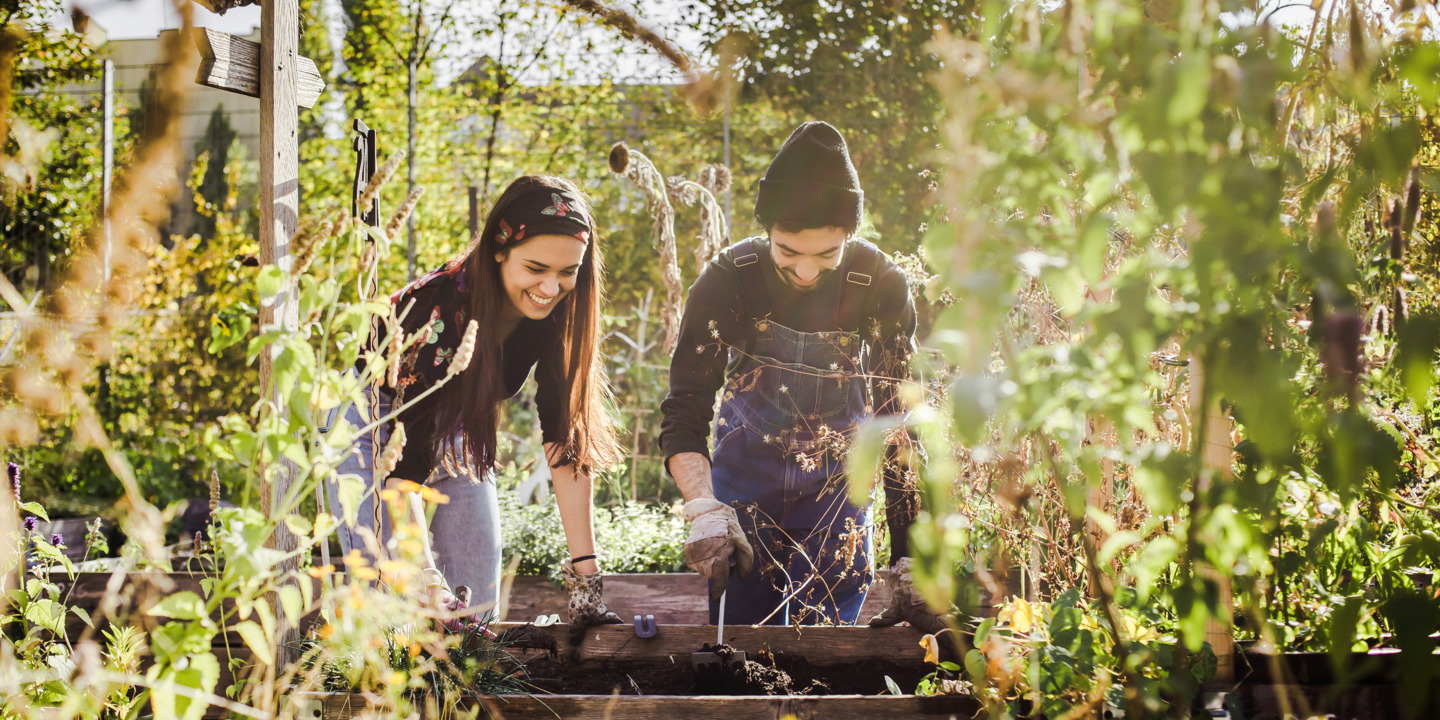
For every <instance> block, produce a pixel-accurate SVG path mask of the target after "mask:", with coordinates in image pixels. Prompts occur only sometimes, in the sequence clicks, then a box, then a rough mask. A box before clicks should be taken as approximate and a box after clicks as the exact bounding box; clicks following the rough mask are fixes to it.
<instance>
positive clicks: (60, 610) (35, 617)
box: [25, 598, 65, 635]
mask: <svg viewBox="0 0 1440 720" xmlns="http://www.w3.org/2000/svg"><path fill="white" fill-rule="evenodd" d="M25 619H26V620H28V621H30V622H32V623H34V624H36V625H39V626H40V627H43V628H45V629H46V630H49V631H50V632H53V633H55V634H57V635H63V634H65V623H64V619H65V606H63V605H61V604H60V603H58V602H55V601H54V600H51V599H49V598H45V599H42V600H36V601H34V602H32V603H30V604H29V605H27V606H26V607H25Z"/></svg>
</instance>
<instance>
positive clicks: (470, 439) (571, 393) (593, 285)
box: [434, 175, 621, 479]
mask: <svg viewBox="0 0 1440 720" xmlns="http://www.w3.org/2000/svg"><path fill="white" fill-rule="evenodd" d="M550 190H561V191H565V192H568V193H570V195H571V196H573V197H575V198H578V199H579V201H580V203H581V204H582V206H583V207H584V209H585V212H584V214H585V216H586V217H594V215H593V214H591V212H590V207H589V200H588V198H586V196H585V194H584V193H582V192H581V191H580V189H579V188H578V187H576V186H575V185H574V184H573V183H571V182H569V181H567V180H563V179H561V178H556V177H550V176H546V175H526V176H524V177H521V178H517V179H516V180H515V181H514V182H511V183H510V186H509V187H507V188H505V192H503V193H501V195H500V198H499V199H498V200H496V201H495V205H494V207H492V208H491V209H490V214H489V216H487V217H486V219H485V227H484V229H482V230H481V231H480V234H479V235H478V236H477V237H475V238H474V239H472V241H471V244H470V250H469V253H468V255H467V256H466V258H465V277H466V284H467V285H468V286H469V287H470V308H469V316H470V317H471V318H474V319H475V320H476V321H477V323H478V325H479V334H478V336H477V337H476V342H475V355H474V357H473V359H472V360H471V361H470V365H469V367H467V368H466V369H465V371H464V372H462V373H461V374H460V377H459V378H457V380H458V381H459V385H460V392H447V393H442V397H441V399H440V402H439V403H438V404H437V407H436V417H435V428H436V430H437V432H436V433H435V436H434V437H435V442H436V448H435V450H436V454H437V457H439V456H441V454H442V453H443V452H444V451H445V450H446V448H447V447H448V446H449V443H450V441H451V439H452V438H453V437H454V436H455V433H456V432H460V433H462V436H463V438H464V440H463V443H464V450H465V452H466V453H467V454H468V455H469V456H470V460H471V463H472V464H473V466H474V467H475V469H476V470H477V471H479V472H480V473H481V474H482V475H483V474H484V473H488V472H489V471H490V470H491V469H492V468H493V467H494V466H495V446H496V436H497V431H498V427H497V425H498V417H497V416H498V414H499V406H500V402H501V401H502V400H504V399H505V397H506V395H507V393H506V391H505V380H504V376H505V358H504V348H505V337H504V335H503V334H502V330H501V328H502V325H503V323H502V321H501V314H502V313H503V312H504V311H505V310H506V309H507V308H508V307H509V305H510V299H509V298H508V297H507V296H506V294H505V287H504V284H503V282H502V281H501V279H500V263H498V262H496V260H495V255H496V253H501V254H502V256H508V253H509V251H510V250H513V249H515V248H516V247H518V246H519V245H522V244H524V242H525V241H523V240H522V241H512V242H511V243H510V244H509V245H501V244H500V243H498V242H496V240H495V235H496V233H498V232H499V229H500V220H501V218H504V217H505V216H506V213H507V212H509V211H510V208H511V206H512V205H514V203H515V200H516V199H517V198H519V197H521V196H524V195H527V194H529V193H533V192H549V191H550ZM604 269H605V268H604V263H603V262H602V260H601V253H600V238H599V236H598V235H597V233H595V231H594V228H591V233H590V243H589V246H588V247H587V248H586V250H585V257H584V259H583V260H582V261H581V264H580V269H579V270H578V271H577V272H576V276H575V289H574V290H572V291H571V292H570V293H569V294H568V295H566V296H565V298H564V299H563V300H561V301H560V302H559V304H557V305H556V306H555V309H554V310H553V311H551V313H550V315H549V316H548V317H547V318H546V319H545V320H544V321H543V322H544V323H545V325H546V326H547V327H548V328H551V329H553V331H554V332H556V333H558V334H559V338H558V342H555V343H553V344H552V345H551V348H552V349H551V350H550V351H549V352H551V353H552V355H551V356H550V357H548V358H545V357H542V358H541V359H540V367H542V368H544V367H547V366H548V367H551V368H558V369H561V372H563V374H564V377H563V379H561V380H562V382H563V383H564V388H565V390H564V391H563V397H564V398H565V406H566V412H565V413H564V414H563V415H562V416H561V417H560V418H558V421H559V428H558V429H559V431H560V437H562V438H564V440H563V442H562V445H563V452H562V453H561V454H560V455H559V456H557V457H552V458H550V464H551V466H552V467H560V466H562V465H567V464H574V465H575V466H576V467H577V468H579V469H581V470H582V471H589V470H590V469H591V468H592V467H594V466H597V465H598V466H602V467H603V466H607V465H612V464H614V463H616V462H619V460H620V457H621V456H620V446H619V444H618V443H617V442H616V440H615V430H614V426H613V425H612V423H611V421H610V415H609V412H608V411H607V404H608V401H609V400H610V397H609V385H608V384H607V383H606V381H605V375H604V373H603V372H602V371H601V368H600V364H599V362H597V359H598V357H599V350H600V305H601V302H602V301H603V295H602V293H601V289H600V282H601V277H602V275H603V274H604ZM522 322H523V321H522ZM456 450H459V448H456ZM477 479H479V478H477Z"/></svg>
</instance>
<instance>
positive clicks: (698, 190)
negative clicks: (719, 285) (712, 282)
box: [668, 165, 730, 273]
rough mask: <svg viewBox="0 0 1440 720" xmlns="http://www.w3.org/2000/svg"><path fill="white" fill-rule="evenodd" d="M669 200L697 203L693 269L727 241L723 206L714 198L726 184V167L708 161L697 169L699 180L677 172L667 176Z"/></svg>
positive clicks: (687, 204)
mask: <svg viewBox="0 0 1440 720" xmlns="http://www.w3.org/2000/svg"><path fill="white" fill-rule="evenodd" d="M668 184H669V190H670V201H671V202H674V203H676V204H679V205H685V206H687V207H688V206H694V205H699V206H700V234H699V237H698V240H699V243H698V244H697V245H696V246H695V272H697V273H698V272H700V271H701V270H703V269H704V268H705V264H706V263H708V262H710V261H711V260H713V259H715V256H716V255H718V254H719V253H720V251H721V250H724V249H725V246H726V245H729V244H730V228H729V227H728V225H727V223H726V218H725V210H724V208H722V207H720V203H719V202H717V201H716V200H715V195H716V194H717V193H723V192H725V190H727V189H729V187H730V171H729V170H728V169H726V168H725V166H724V165H709V166H706V167H705V168H704V169H703V170H701V171H700V181H699V182H693V181H690V180H687V179H685V178H683V177H681V176H679V175H675V176H672V177H670V178H669V180H668Z"/></svg>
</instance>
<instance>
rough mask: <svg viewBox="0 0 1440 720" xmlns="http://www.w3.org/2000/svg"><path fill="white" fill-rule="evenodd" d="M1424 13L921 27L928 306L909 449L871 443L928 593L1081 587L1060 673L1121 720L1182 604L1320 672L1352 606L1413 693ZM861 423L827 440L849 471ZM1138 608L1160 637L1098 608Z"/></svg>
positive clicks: (1177, 641) (1185, 652)
mask: <svg viewBox="0 0 1440 720" xmlns="http://www.w3.org/2000/svg"><path fill="white" fill-rule="evenodd" d="M1429 8H1430V4H1428V3H1426V4H1425V8H1415V9H1412V8H1409V7H1408V6H1407V7H1405V8H1400V9H1395V10H1393V11H1392V10H1390V9H1383V10H1379V9H1377V10H1371V9H1366V8H1361V7H1358V6H1356V5H1353V4H1352V5H1350V6H1349V7H1348V8H1347V7H1346V6H1345V5H1343V4H1341V3H1333V4H1331V5H1329V6H1327V9H1326V10H1325V12H1324V13H1322V14H1317V16H1316V19H1315V24H1314V26H1313V27H1312V29H1311V30H1310V32H1309V33H1308V34H1306V33H1300V34H1299V36H1294V35H1287V34H1286V33H1284V32H1281V31H1279V30H1277V29H1276V28H1275V27H1273V26H1271V25H1269V24H1267V23H1264V22H1257V23H1253V24H1252V23H1247V22H1237V23H1234V24H1227V23H1226V21H1225V20H1224V17H1228V16H1222V14H1223V13H1227V12H1233V11H1238V10H1240V9H1241V7H1240V6H1239V5H1237V4H1233V3H1230V4H1227V3H1219V4H1214V3H1212V4H1205V3H1199V2H1181V3H1177V4H1169V5H1163V4H1153V3H1152V4H1134V3H1126V2H1115V1H1112V0H1082V1H1079V2H1068V3H1062V4H1061V5H1058V6H1047V5H1043V4H1039V3H1020V4H1011V3H1002V2H992V3H986V4H984V5H983V6H982V7H981V9H980V10H979V11H978V13H977V16H976V17H977V25H976V27H975V28H973V31H971V32H969V33H967V34H965V35H963V36H960V35H957V36H948V37H943V38H942V39H941V40H939V41H938V42H937V43H936V44H935V45H934V48H935V50H936V52H937V53H939V55H940V57H941V59H942V66H943V69H942V70H941V71H940V72H939V73H938V75H937V83H938V86H939V88H940V91H941V96H942V98H943V99H944V104H945V106H946V108H947V112H948V119H947V120H946V121H945V123H944V125H943V127H942V132H943V134H944V136H945V138H946V149H945V151H944V153H943V154H942V155H941V157H940V159H939V161H938V163H937V164H938V166H939V168H940V172H939V173H938V175H937V176H936V177H937V180H936V187H937V190H938V197H939V199H940V200H941V205H940V206H939V207H938V208H937V209H936V211H935V213H934V216H933V218H932V222H931V223H930V224H929V226H928V228H926V234H925V241H924V245H925V251H926V257H927V258H929V259H930V260H931V262H932V263H933V265H932V267H933V269H934V271H935V273H936V274H937V276H936V277H935V278H934V279H933V280H932V281H930V285H929V287H927V288H926V295H927V297H929V298H932V299H933V301H934V302H935V303H936V306H937V307H938V308H939V309H938V310H937V312H936V315H935V319H934V324H933V329H932V332H931V334H930V336H929V338H928V339H927V340H926V344H927V345H928V348H927V353H926V354H925V358H926V362H923V363H921V365H922V368H921V374H922V378H923V382H920V383H912V384H909V386H908V387H907V388H906V393H907V395H908V399H909V402H910V407H911V409H912V410H911V413H910V415H909V417H908V418H907V420H906V424H907V425H908V427H909V429H910V430H911V431H912V434H913V436H914V437H915V438H917V439H918V442H919V445H920V448H921V450H922V452H913V453H908V454H904V455H903V456H902V457H901V459H900V462H902V463H906V464H907V465H908V466H909V469H911V470H913V471H914V472H915V473H916V477H917V481H918V483H919V484H920V487H921V489H922V492H923V493H924V496H925V511H924V512H922V514H921V516H920V520H919V523H918V524H917V526H916V527H915V528H914V529H913V530H912V538H911V540H912V542H911V549H912V552H913V553H914V554H915V556H916V560H917V565H916V567H917V571H916V572H917V578H918V579H917V586H919V587H922V588H923V589H924V592H926V594H927V597H928V598H929V599H930V601H931V602H932V604H935V605H937V606H945V605H948V604H950V603H952V602H955V603H959V604H962V605H963V604H964V602H963V600H964V596H965V595H966V593H967V592H970V591H972V590H973V588H975V587H976V586H983V585H986V584H987V583H992V582H993V580H992V579H991V576H993V575H996V574H999V572H1000V571H1004V570H1008V569H1009V568H1010V566H1011V565H1012V564H1016V565H1020V566H1021V567H1023V568H1024V572H1025V574H1026V576H1027V579H1028V580H1029V583H1027V584H1028V585H1029V587H1030V588H1031V590H1029V591H1028V593H1031V597H1036V598H1045V597H1048V598H1052V602H1058V601H1055V600H1053V598H1055V597H1056V595H1060V594H1062V593H1063V592H1065V591H1066V590H1068V589H1070V588H1081V589H1083V592H1084V594H1085V596H1086V597H1089V598H1094V600H1095V603H1096V604H1097V605H1096V607H1095V609H1094V610H1093V612H1094V613H1095V616H1096V618H1097V622H1098V623H1099V627H1100V628H1102V629H1103V632H1094V631H1090V634H1089V635H1086V634H1085V633H1078V634H1072V635H1069V636H1068V637H1070V638H1072V639H1073V638H1081V637H1091V638H1092V640H1091V642H1093V643H1095V644H1096V645H1100V644H1104V645H1106V647H1105V648H1104V653H1105V654H1106V655H1108V656H1109V657H1113V658H1114V660H1115V662H1114V664H1113V665H1106V664H1104V663H1096V664H1093V665H1086V666H1084V667H1078V668H1077V667H1076V666H1073V665H1070V666H1069V667H1071V668H1072V669H1074V670H1075V671H1076V672H1077V673H1079V674H1085V673H1089V672H1093V673H1095V674H1094V676H1093V677H1092V679H1091V680H1087V681H1085V682H1094V683H1096V684H1094V685H1092V686H1091V687H1098V686H1099V685H1098V683H1099V679H1100V678H1101V676H1102V675H1103V673H1104V672H1108V671H1102V668H1105V667H1113V668H1115V669H1116V670H1117V671H1118V672H1119V673H1120V678H1119V681H1118V682H1116V683H1115V684H1114V685H1113V686H1112V687H1120V688H1123V699H1116V698H1111V700H1112V701H1114V702H1116V704H1119V705H1121V706H1122V707H1123V708H1124V709H1125V710H1126V711H1127V713H1129V715H1130V716H1133V717H1154V716H1157V715H1159V714H1161V713H1162V712H1164V711H1165V709H1166V708H1167V707H1168V708H1170V709H1171V712H1172V713H1174V714H1177V715H1178V714H1183V712H1184V711H1185V708H1188V707H1189V706H1190V703H1191V700H1192V698H1193V697H1194V696H1195V692H1196V690H1197V687H1198V686H1197V685H1196V679H1197V678H1202V677H1204V676H1205V675H1206V673H1205V672H1204V670H1205V665H1206V662H1207V661H1206V658H1207V657H1208V656H1207V655H1206V654H1205V652H1204V648H1205V644H1206V642H1207V639H1214V638H1216V637H1223V633H1222V634H1220V635H1218V636H1217V635H1207V628H1208V626H1209V623H1211V622H1212V621H1218V623H1219V624H1221V625H1230V624H1231V622H1232V618H1233V617H1235V616H1238V617H1241V618H1243V620H1244V623H1245V626H1246V627H1245V629H1244V630H1243V631H1242V632H1244V633H1246V634H1249V635H1251V637H1254V638H1256V639H1257V640H1258V641H1259V642H1260V643H1261V644H1262V646H1263V647H1266V648H1275V649H1279V648H1284V647H1287V646H1293V645H1287V643H1297V644H1306V643H1309V644H1310V646H1311V647H1318V646H1322V645H1328V649H1329V650H1330V651H1331V652H1332V653H1333V655H1332V657H1333V658H1334V659H1335V660H1336V663H1337V668H1338V669H1340V670H1342V674H1343V670H1344V669H1345V666H1346V663H1348V657H1349V655H1348V653H1349V651H1350V650H1351V648H1352V647H1355V646H1356V643H1357V641H1358V640H1359V639H1360V638H1359V636H1358V635H1357V633H1356V630H1357V629H1358V630H1359V631H1360V632H1361V633H1372V634H1373V636H1374V637H1373V641H1374V642H1381V643H1387V644H1393V645H1395V646H1398V647H1399V648H1401V652H1402V654H1404V655H1405V656H1406V657H1408V658H1410V659H1411V662H1410V663H1408V664H1407V666H1406V669H1405V671H1404V672H1405V676H1406V678H1405V680H1404V683H1405V688H1406V690H1405V695H1404V697H1405V702H1406V704H1407V707H1408V708H1409V709H1410V710H1411V711H1413V712H1419V711H1420V709H1421V708H1424V707H1428V705H1427V703H1428V702H1430V701H1431V699H1430V698H1428V697H1427V696H1428V695H1429V693H1430V679H1431V678H1433V677H1434V674H1435V672H1436V669H1437V668H1436V663H1435V662H1434V660H1433V658H1431V657H1430V653H1431V651H1432V650H1433V648H1434V640H1433V638H1430V634H1431V633H1433V632H1434V631H1435V630H1436V628H1437V627H1440V617H1437V615H1436V613H1434V612H1433V603H1431V604H1430V606H1428V607H1426V608H1422V604H1423V603H1422V601H1421V597H1422V596H1423V595H1424V594H1425V591H1424V590H1422V588H1424V587H1428V586H1429V585H1430V583H1432V582H1433V581H1434V579H1435V577H1436V570H1437V567H1440V564H1437V563H1440V556H1437V555H1436V554H1435V553H1434V550H1435V549H1436V548H1435V547H1434V546H1432V545H1431V544H1430V543H1429V542H1428V541H1427V540H1426V535H1425V532H1427V531H1430V532H1433V530H1434V524H1435V519H1434V517H1435V516H1434V514H1433V512H1432V510H1433V508H1434V501H1433V498H1434V482H1433V480H1431V479H1430V478H1432V477H1433V475H1434V473H1433V472H1429V471H1428V470H1427V469H1426V468H1428V465H1427V463H1428V462H1429V458H1432V457H1434V456H1435V445H1434V435H1433V425H1429V424H1427V423H1428V422H1429V421H1426V420H1423V418H1428V417H1431V416H1432V415H1433V412H1434V411H1433V407H1434V395H1433V387H1432V382H1433V377H1434V364H1435V360H1436V356H1435V350H1436V347H1435V342H1434V337H1435V334H1434V332H1433V328H1434V327H1435V326H1434V320H1433V316H1432V315H1431V311H1430V309H1429V308H1431V307H1432V303H1433V296H1434V287H1435V285H1434V277H1435V275H1434V269H1433V263H1425V262H1422V260H1421V257H1420V253H1429V252H1430V250H1429V249H1428V248H1427V249H1423V250H1422V249H1421V247H1420V238H1424V237H1433V232H1434V230H1433V223H1432V226H1430V227H1427V226H1426V223H1425V222H1423V221H1420V220H1417V217H1418V216H1417V214H1416V213H1417V212H1418V208H1419V207H1420V206H1421V205H1422V198H1426V197H1428V196H1430V195H1431V194H1433V188H1434V186H1435V184H1436V178H1437V176H1436V172H1435V169H1434V167H1433V166H1431V165H1425V164H1421V163H1419V162H1418V161H1420V160H1421V159H1422V157H1424V156H1422V154H1421V149H1422V148H1426V150H1425V153H1426V154H1428V156H1429V157H1431V158H1432V160H1431V162H1433V154H1432V153H1433V150H1431V149H1429V148H1430V147H1431V146H1430V143H1433V137H1434V135H1433V132H1432V131H1430V130H1428V129H1426V128H1427V127H1428V126H1429V120H1422V118H1428V117H1430V116H1431V115H1432V114H1433V112H1434V111H1435V110H1436V102H1437V90H1440V86H1437V85H1436V81H1435V78H1436V77H1437V74H1436V73H1435V72H1434V69H1435V68H1436V67H1437V64H1440V48H1437V46H1436V44H1435V42H1434V40H1433V38H1429V37H1427V36H1426V35H1425V33H1424V31H1423V27H1424V25H1425V24H1426V21H1425V20H1422V19H1421V18H1422V16H1423V15H1424V14H1425V13H1426V12H1429V11H1430V9H1429ZM1334 58H1340V59H1341V61H1340V62H1334V61H1332V59H1334ZM1424 202H1430V200H1425V201H1424ZM1397 347H1401V348H1409V351H1408V352H1407V353H1400V357H1402V358H1408V360H1405V361H1404V362H1396V357H1397V356H1396V354H1395V352H1394V348H1397ZM885 430H887V428H871V429H870V431H869V433H868V437H867V442H865V443H862V445H863V446H864V447H863V448H862V449H861V450H860V451H859V452H858V453H857V454H856V455H854V456H852V467H854V468H856V473H855V475H856V480H857V481H858V482H857V483H856V485H857V492H864V491H867V490H868V489H869V487H870V484H869V483H867V482H866V480H870V479H871V478H872V477H873V469H872V468H874V467H875V466H876V465H877V464H878V462H879V455H880V451H879V448H880V447H881V443H882V439H883V437H884V435H885V432H884V431H885ZM1232 447H1233V450H1234V453H1233V454H1232V453H1231V452H1230V450H1231V449H1232ZM1426 473H1428V474H1426ZM957 478H962V480H961V481H960V482H956V479H957ZM956 568H965V569H966V572H964V573H957V572H956ZM1232 590H1233V592H1234V610H1235V611H1236V612H1235V614H1234V615H1232V611H1231V607H1230V606H1229V605H1228V604H1227V602H1226V601H1225V599H1224V598H1225V597H1226V596H1227V594H1228V593H1229V592H1231V591H1232ZM1053 607H1054V606H1052V608H1053ZM1090 607H1091V603H1090V602H1088V601H1087V603H1086V608H1090ZM1071 609H1074V610H1076V611H1077V612H1079V611H1080V608H1079V607H1075V608H1066V609H1065V611H1064V613H1063V614H1064V615H1069V614H1071V613H1070V611H1071ZM1141 609H1144V610H1143V613H1142V614H1141V617H1142V618H1144V620H1145V622H1146V623H1148V624H1150V625H1152V626H1153V627H1156V628H1161V629H1163V630H1164V632H1165V634H1166V635H1167V636H1169V635H1170V633H1171V632H1172V631H1173V639H1174V643H1173V645H1172V644H1163V645H1161V646H1160V647H1159V648H1153V647H1151V646H1150V645H1149V644H1148V643H1147V642H1145V641H1142V640H1139V639H1138V638H1137V637H1134V636H1131V635H1129V634H1127V632H1126V631H1125V628H1126V626H1127V623H1128V621H1127V617H1130V615H1129V614H1130V613H1133V612H1139V611H1141ZM1085 612H1092V611H1089V610H1087V611H1085ZM1061 614H1062V613H1061V612H1060V611H1059V610H1056V611H1055V613H1054V615H1053V617H1060V616H1061ZM1053 617H1052V621H1053ZM1047 629H1051V628H1049V626H1047ZM1053 629H1054V630H1056V631H1058V630H1059V629H1060V628H1058V627H1057V628H1053ZM1386 633H1389V634H1388V635H1387V634H1386ZM991 636H992V637H994V635H993V633H992V634H991ZM1052 637H1058V632H1057V633H1053V634H1052ZM1226 640H1227V641H1226V642H1225V644H1226V645H1227V646H1228V645H1229V642H1228V639H1226ZM1058 646H1064V647H1066V648H1068V650H1067V651H1068V652H1071V653H1073V652H1074V649H1075V646H1073V645H1071V644H1070V643H1068V642H1067V643H1052V644H1051V645H1048V646H1046V647H1047V648H1053V650H1052V649H1042V650H1043V652H1040V654H1039V655H1038V656H1037V657H1039V658H1040V660H1041V661H1042V663H1043V662H1048V660H1047V658H1049V657H1050V655H1049V654H1050V653H1053V652H1059V647H1058ZM1223 649H1224V650H1225V651H1226V655H1227V656H1228V650H1229V648H1228V647H1226V648H1223ZM1157 653H1158V660H1150V659H1147V658H1155V657H1157V655H1156V654H1157ZM1165 653H1172V654H1173V656H1172V657H1169V658H1167V657H1165ZM1068 662H1069V661H1068V660H1067V663H1068ZM1152 666H1153V667H1159V668H1162V669H1163V670H1164V671H1163V672H1160V673H1158V674H1155V675H1154V676H1152V675H1150V674H1148V672H1149V671H1148V670H1147V669H1146V668H1148V667H1152ZM1028 667H1035V665H1034V664H1033V663H1031V664H1030V665H1029V666H1028ZM1056 667H1057V668H1058V667H1059V666H1056ZM984 669H985V674H984V676H983V677H984V678H985V679H987V680H996V678H994V677H993V675H994V673H995V672H997V671H999V670H1001V669H1000V668H993V667H990V666H989V665H988V664H987V666H986V668H984ZM1220 669H1222V670H1223V669H1227V668H1226V666H1223V665H1222V666H1220ZM1057 671H1058V670H1057ZM1001 674H1002V675H1004V674H1005V673H1003V672H1002V673H1001ZM981 679H982V677H981V676H978V675H977V676H976V677H974V678H973V680H974V681H976V685H977V687H985V685H982V684H981V683H980V682H979V681H980V680H981ZM1004 682H1006V681H1003V680H1002V681H1000V684H1001V686H1003V684H1004ZM1010 682H1011V684H1012V685H1013V684H1014V683H1016V682H1019V680H1014V681H1010ZM1067 685H1069V686H1071V687H1074V688H1083V687H1084V686H1085V683H1084V682H1077V683H1067ZM1034 689H1036V687H1035V686H1033V685H1032V690H1034ZM1039 692H1040V697H1039V701H1041V702H1043V701H1044V700H1045V698H1046V697H1048V695H1047V692H1048V691H1046V690H1045V689H1044V688H1039ZM1072 699H1073V698H1072ZM993 700H994V702H995V703H999V702H1002V701H1008V699H1007V698H1006V697H1005V696H999V697H996V698H993ZM1295 703H1296V707H1299V708H1302V711H1303V708H1304V703H1303V699H1296V700H1295ZM992 708H994V709H996V710H997V711H998V707H996V706H995V705H994V704H992Z"/></svg>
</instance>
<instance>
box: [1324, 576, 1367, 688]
mask: <svg viewBox="0 0 1440 720" xmlns="http://www.w3.org/2000/svg"><path fill="white" fill-rule="evenodd" d="M1364 601H1365V599H1364V598H1363V597H1362V596H1360V595H1351V596H1349V597H1346V598H1345V600H1344V602H1342V603H1340V605H1339V606H1338V607H1336V608H1335V610H1334V611H1333V612H1331V614H1330V666H1331V667H1333V668H1335V673H1336V675H1337V676H1338V677H1341V678H1343V677H1345V675H1346V672H1347V671H1348V670H1349V669H1350V653H1351V648H1352V647H1353V646H1354V644H1355V632H1356V630H1358V629H1359V625H1360V613H1361V612H1362V611H1363V610H1364V608H1365V602H1364Z"/></svg>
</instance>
